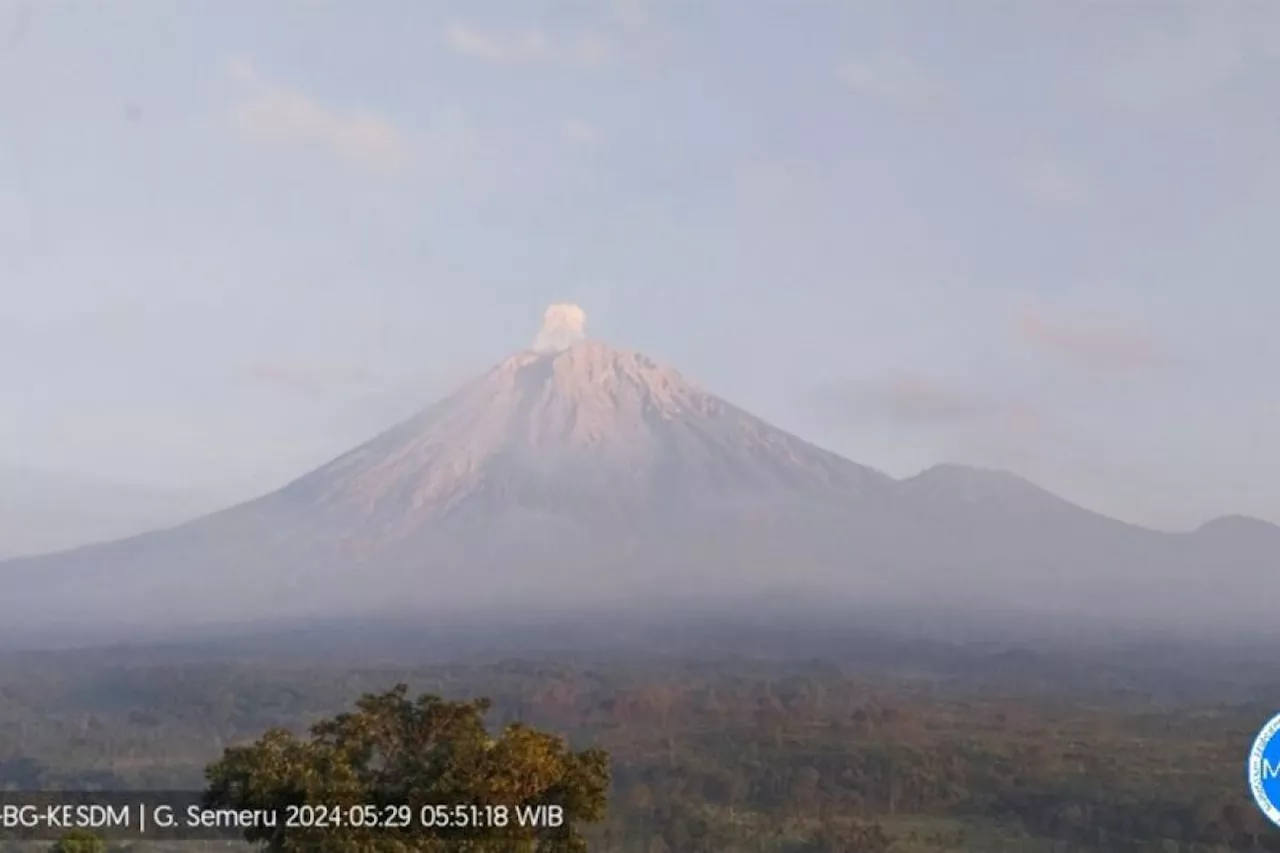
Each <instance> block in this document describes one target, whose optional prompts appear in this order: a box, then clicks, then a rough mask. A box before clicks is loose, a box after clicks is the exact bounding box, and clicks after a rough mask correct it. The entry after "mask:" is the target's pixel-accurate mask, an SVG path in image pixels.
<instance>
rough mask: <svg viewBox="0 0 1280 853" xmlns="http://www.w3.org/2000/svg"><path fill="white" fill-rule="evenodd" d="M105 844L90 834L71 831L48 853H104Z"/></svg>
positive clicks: (85, 831) (76, 830)
mask: <svg viewBox="0 0 1280 853" xmlns="http://www.w3.org/2000/svg"><path fill="white" fill-rule="evenodd" d="M106 850H107V843H106V842H105V841H103V840H102V839H101V838H99V837H98V836H96V835H94V834H93V833H92V832H89V831H87V830H83V829H73V830H71V831H70V832H67V833H64V834H63V836H62V837H61V838H59V839H58V841H57V842H56V843H55V844H53V846H51V847H50V848H49V853H106Z"/></svg>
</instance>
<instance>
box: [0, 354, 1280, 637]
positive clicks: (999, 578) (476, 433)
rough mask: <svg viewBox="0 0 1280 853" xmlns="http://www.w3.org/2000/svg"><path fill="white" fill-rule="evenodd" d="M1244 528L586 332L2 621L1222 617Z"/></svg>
mask: <svg viewBox="0 0 1280 853" xmlns="http://www.w3.org/2000/svg"><path fill="white" fill-rule="evenodd" d="M1240 526H1241V525H1238V524H1237V525H1232V524H1230V523H1228V524H1219V525H1214V526H1212V527H1211V528H1210V529H1208V530H1207V531H1203V530H1202V531H1200V532H1198V533H1196V534H1182V535H1175V534H1165V533H1159V532H1156V531H1151V530H1145V529H1142V528H1138V527H1134V526H1131V525H1127V524H1123V523H1121V522H1118V521H1115V520H1113V519H1109V518H1106V517H1104V516H1100V515H1098V514H1096V513H1091V512H1088V511H1087V510H1084V509H1081V508H1080V507H1077V506H1074V505H1072V504H1070V503H1068V502H1066V501H1063V500H1061V499H1059V498H1057V497H1055V496H1053V495H1051V494H1049V493H1048V492H1045V491H1043V490H1041V489H1039V488H1037V487H1035V486H1033V485H1032V484H1030V483H1027V482H1026V481H1023V480H1020V479H1018V478H1016V477H1014V476H1012V475H1009V474H1003V473H1000V472H989V471H981V470H977V469H967V468H962V467H958V466H942V467H939V468H937V469H932V470H930V471H927V472H925V473H923V474H921V475H919V476H917V477H914V478H910V479H908V480H905V481H901V482H898V481H894V480H892V479H891V478H889V477H887V476H885V475H883V474H881V473H879V472H876V471H874V470H872V469H870V468H867V467H864V466H861V465H858V464H856V463H854V462H851V461H849V460H846V459H844V458H842V457H839V456H837V455H835V454H832V453H829V452H827V451H824V450H821V449H819V448H817V447H814V446H813V445H810V444H808V443H806V442H804V441H802V440H801V439H799V438H796V437H795V436H792V435H789V434H787V433H785V432H783V431H781V430H778V429H776V428H774V427H772V426H770V425H768V424H766V423H764V422H763V421H761V420H759V419H758V418H755V417H753V416H752V415H750V414H748V413H746V412H744V411H742V410H741V409H738V408H736V407H734V406H732V405H730V404H729V403H726V402H724V401H723V400H721V399H719V398H717V397H715V396H713V395H711V394H709V393H706V392H704V391H702V390H700V389H699V388H697V387H696V386H694V385H693V384H691V383H689V382H688V381H686V380H685V379H684V378H683V377H681V376H680V374H678V373H677V372H675V371H673V370H671V369H669V368H665V367H662V366H660V365H657V364H655V363H653V362H652V361H650V360H648V359H647V358H645V357H644V356H642V355H639V354H637V353H632V352H626V351H620V350H615V349H612V348H609V347H606V346H604V345H602V344H599V343H595V342H586V341H579V342H576V343H574V342H570V343H569V344H567V345H563V346H558V347H555V348H550V349H547V350H543V351H531V352H525V353H520V354H517V355H515V356H512V357H511V358H508V359H507V360H505V361H503V362H502V363H501V364H499V365H497V366H496V367H494V368H493V369H492V370H490V371H489V372H488V373H486V374H485V375H483V376H481V377H479V378H477V379H476V380H474V381H473V382H471V383H468V384H467V385H465V386H464V387H463V388H461V389H459V390H458V391H457V392H456V393H454V394H453V395H451V396H449V397H448V398H446V399H444V400H442V401H440V402H439V403H437V404H435V405H433V406H431V407H429V408H428V409H426V410H425V411H423V412H422V413H421V414H419V415H418V416H416V417H414V418H412V419H410V420H409V421H406V422H405V423H403V424H400V425H399V426H396V427H394V428H392V429H390V430H388V431H387V432H385V433H383V434H382V435H380V436H378V437H376V438H374V439H373V440H372V441H370V442H368V443H367V444H365V445H362V446H361V447H359V448H356V449H355V450H353V451H351V452H349V453H347V454H344V455H343V456H341V457H339V458H337V459H335V460H334V461H333V462H331V463H329V464H328V465H325V466H323V467H321V468H320V469H318V470H316V471H314V472H312V473H310V474H308V475H306V476H304V477H302V478H300V479H299V480H297V481H295V482H293V483H291V484H289V485H287V486H286V487H284V488H283V489H281V490H279V491H277V492H275V493H273V494H270V495H267V496H265V497H263V498H260V499H258V500H256V501H252V502H250V503H247V504H243V505H241V506H238V507H234V508H231V509H229V510H226V511H224V512H221V513H217V514H215V515H213V516H209V517H206V518H203V519H199V520H197V521H194V522H191V523H188V524H185V525H182V526H180V527H177V528H174V529H171V530H166V531H162V532H158V533H154V534H148V535H145V536H139V537H134V538H131V539H127V540H123V541H120V542H114V543H110V544H107V545H101V546H94V547H91V548H85V549H80V550H78V551H73V552H68V553H64V554H58V555H51V556H46V557H40V558H34V559H26V560H18V561H11V562H9V563H6V564H3V565H0V573H2V574H3V576H4V577H5V579H6V580H7V581H9V583H8V585H7V587H6V590H7V591H6V595H5V597H4V599H3V600H0V619H3V620H6V622H7V623H9V624H10V625H19V626H21V625H29V626H44V627H48V626H49V625H53V624H60V625H67V626H82V625H114V626H116V627H125V626H132V627H135V628H136V627H137V626H140V625H146V626H153V627H163V626H191V625H196V624H201V623H214V622H220V621H232V620H242V621H250V622H252V621H260V620H269V619H281V618H293V617H311V616H336V615H353V614H361V613H371V612H382V613H391V612H405V611H408V612H417V613H432V612H435V613H438V612H445V611H450V612H453V613H455V614H456V613H458V612H466V611H467V610H468V609H469V608H470V609H480V608H486V609H494V608H499V609H500V608H502V607H513V608H520V609H524V610H528V609H530V608H535V609H536V608H543V609H549V610H557V609H558V610H561V611H563V610H572V609H574V608H582V607H590V606H594V605H597V604H609V605H617V604H620V603H630V604H631V605H633V606H635V607H643V606H667V605H670V604H671V603H672V602H673V601H674V602H680V603H685V604H688V603H691V602H714V601H731V600H747V599H749V598H751V597H752V596H757V599H756V600H757V601H758V600H759V599H758V596H759V595H760V594H764V593H768V592H769V591H776V590H783V589H789V590H793V591H803V592H805V593H806V594H811V595H816V596H820V597H823V598H825V599H826V600H827V601H829V602H840V601H847V602H850V603H859V604H861V605H862V606H867V605H874V604H884V605H886V606H888V605H892V606H895V607H903V606H906V607H913V606H920V607H930V608H935V609H936V608H944V609H945V608H951V609H957V610H959V609H966V610H971V611H974V612H979V611H981V612H987V611H990V610H993V609H999V608H1007V609H1018V610H1023V611H1033V612H1055V613H1064V614H1071V613H1076V614H1089V615H1091V616H1093V617H1098V618H1111V619H1124V620H1131V621H1146V622H1153V623H1154V622H1161V623H1168V624H1174V623H1176V624H1191V622H1193V621H1195V622H1197V624H1200V623H1203V624H1208V623H1210V622H1214V623H1218V624H1225V623H1226V622H1228V621H1230V620H1232V619H1238V618H1239V617H1240V615H1241V614H1242V613H1244V612H1246V611H1247V612H1249V613H1257V614H1262V613H1264V612H1265V609H1266V608H1265V603H1264V602H1263V601H1261V600H1260V598H1259V597H1258V596H1257V595H1256V594H1255V590H1256V589H1257V588H1258V586H1259V585H1260V584H1263V585H1265V583H1266V582H1267V581H1268V580H1269V578H1270V577H1271V573H1273V572H1274V569H1275V567H1276V565H1277V562H1278V558H1280V547H1277V546H1276V543H1274V542H1273V541H1272V540H1271V539H1270V538H1269V537H1268V536H1265V535H1258V530H1257V529H1255V527H1253V526H1250V525H1244V526H1245V527H1247V528H1248V529H1247V530H1240V529H1238V528H1239V527H1240ZM1222 567H1227V568H1228V570H1227V571H1225V572H1224V571H1223V570H1222Z"/></svg>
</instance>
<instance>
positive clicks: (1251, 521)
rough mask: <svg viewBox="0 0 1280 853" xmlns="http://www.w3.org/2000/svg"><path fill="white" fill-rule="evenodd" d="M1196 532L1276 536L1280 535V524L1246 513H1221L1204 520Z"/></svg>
mask: <svg viewBox="0 0 1280 853" xmlns="http://www.w3.org/2000/svg"><path fill="white" fill-rule="evenodd" d="M1196 532H1197V533H1208V534H1224V535H1249V536H1277V537H1280V526H1278V525H1275V524H1272V523H1271V522H1269V521H1265V520H1263V519H1261V518H1254V517H1252V516H1248V515H1223V516H1219V517H1218V518H1214V519H1211V520H1209V521H1206V522H1205V523H1204V524H1202V525H1200V527H1198V528H1197V529H1196Z"/></svg>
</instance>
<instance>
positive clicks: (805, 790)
mask: <svg viewBox="0 0 1280 853" xmlns="http://www.w3.org/2000/svg"><path fill="white" fill-rule="evenodd" d="M376 633H377V629H370V630H368V631H365V632H363V634H362V636H363V637H364V642H363V645H359V646H357V644H355V643H354V642H353V643H344V642H343V640H342V638H341V637H334V636H330V638H329V644H328V648H327V649H326V648H325V644H324V643H313V642H311V641H310V640H309V639H308V638H307V637H306V636H305V635H300V634H291V635H286V634H283V633H282V634H279V635H270V634H264V635H261V636H256V637H248V638H243V639H241V640H239V641H238V642H237V643H235V644H229V643H223V644H216V643H203V644H200V643H196V644H187V645H181V646H179V645H169V646H150V647H133V648H126V647H115V648H107V649H94V650H79V651H64V652H40V653H37V652H25V653H18V652H13V653H8V654H6V655H4V656H3V658H2V660H0V786H3V787H5V788H8V789H10V790H15V789H16V790H31V789H37V788H39V789H44V788H62V789H76V790H84V789H102V790H122V789H135V788H136V789H150V790H157V789H179V790H198V789H200V788H202V786H203V770H204V768H205V766H206V765H207V764H208V763H209V762H211V761H214V760H216V759H217V758H218V757H219V756H220V755H221V754H222V751H223V749H224V748H226V747H227V746H229V745H233V744H237V743H243V742H247V741H251V740H254V739H256V738H257V737H259V736H260V735H261V734H262V733H263V731H265V730H266V729H268V728H269V727H272V726H284V727H287V728H291V729H295V730H299V731H301V730H303V729H305V728H306V727H307V726H308V725H310V724H311V723H314V722H315V721H317V720H320V719H323V718H325V717H329V716H332V715H334V714H337V713H340V712H342V711H344V710H348V709H349V708H350V707H351V705H352V703H353V702H354V701H355V700H356V699H357V698H358V697H359V696H361V695H362V694H365V693H370V692H381V691H384V690H386V689H388V688H389V687H390V686H391V685H393V684H396V683H401V682H403V683H407V684H408V685H410V688H411V689H412V690H413V691H415V692H430V693H435V694H439V695H441V696H444V697H446V698H455V699H465V698H473V697H479V696H484V697H489V698H490V699H492V701H493V711H492V723H493V725H494V726H499V725H501V724H503V723H506V722H510V721H513V720H521V721H525V722H528V723H530V724H532V725H534V726H536V727H538V728H542V729H544V730H548V731H552V732H556V733H560V734H563V735H564V736H566V737H567V738H568V739H569V741H570V742H571V743H572V744H573V745H575V746H586V745H591V746H599V747H602V748H604V749H605V750H607V751H608V753H609V755H610V764H611V776H612V783H611V792H610V801H609V808H608V815H607V818H606V820H605V821H604V822H603V823H601V824H599V825H597V826H595V827H593V828H591V832H590V838H591V844H592V846H591V849H592V850H598V851H602V853H631V851H636V853H661V851H671V853H696V851H708V853H710V852H711V851H716V853H731V851H762V852H763V851H779V853H781V851H790V853H800V851H814V853H817V852H818V851H864V850H865V851H877V850H888V849H892V850H894V851H899V853H904V851H922V853H923V851H941V850H962V851H963V850H973V851H980V850H981V851H993V850H1003V851H1024V850H1025V851H1041V850H1043V851H1063V850H1081V851H1083V850H1097V851H1109V850H1116V851H1148V850H1152V851H1154V850H1160V851H1200V850H1203V851H1209V850H1280V830H1277V829H1275V828H1274V827H1271V826H1270V825H1269V824H1268V823H1267V822H1266V821H1265V819H1264V818H1263V817H1262V816H1261V814H1260V813H1259V812H1258V811H1257V810H1256V809H1255V808H1254V806H1253V804H1252V802H1251V800H1250V798H1249V793H1248V790H1247V787H1246V785H1245V780H1244V772H1243V771H1244V766H1245V759H1246V755H1247V752H1248V749H1249V746H1250V744H1251V741H1252V738H1253V736H1254V734H1255V733H1256V732H1257V730H1258V729H1259V727H1260V726H1261V725H1262V724H1263V723H1264V722H1265V721H1266V720H1267V719H1268V718H1269V717H1270V715H1271V714H1273V713H1275V712H1276V710H1278V709H1280V662H1278V661H1277V660H1276V658H1275V656H1274V655H1272V654H1268V653H1267V651H1266V650H1265V649H1261V650H1259V649H1245V648H1243V647H1227V646H1213V647H1207V646H1204V645H1200V646H1196V645H1188V644H1177V643H1174V642H1172V641H1169V642H1162V643H1155V644H1145V645H1143V644H1138V643H1135V642H1130V641H1120V640H1117V641H1116V643H1115V644H1112V645H1110V646H1108V645H1107V644H1106V643H1095V644H1093V645H1091V646H1089V647H1085V646H1083V645H1081V644H1074V645H1073V644H1064V643H1061V642H1057V643H1048V642H1036V643H1026V644H1018V643H1010V642H1007V641H1006V642H1001V643H992V642H985V643H978V642H972V641H971V642H959V641H951V642H947V641H941V640H922V639H906V638H903V637H901V636H891V635H889V634H886V633H884V632H880V631H869V630H854V629H852V628H839V627H831V628H827V629H824V630H821V631H819V630H818V629H816V628H814V627H813V626H812V625H809V626H808V627H801V626H800V625H798V624H795V625H791V626H787V625H779V626H775V627H773V628H762V627H761V626H759V625H748V624H746V623H745V622H744V623H741V624H728V623H723V624H715V625H711V624H708V625H705V626H696V625H695V626H686V627H685V629H684V630H683V632H682V633H679V635H678V637H676V639H672V636H674V635H673V634H672V632H671V631H670V630H667V629H662V630H659V629H655V630H654V631H653V633H652V635H650V636H648V637H643V636H638V635H637V636H633V637H631V638H629V639H628V640H626V641H625V642H617V643H613V644H608V643H588V642H585V641H581V639H580V640H579V641H564V642H560V641H558V640H553V639H551V640H544V642H542V643H541V644H540V645H539V644H535V643H530V642H527V639H528V638H527V637H525V638H521V637H517V636H515V635H508V636H506V637H496V636H484V635H482V634H474V635H473V636H472V637H470V638H469V639H468V640H466V641H465V642H458V643H451V642H449V641H447V640H442V639H441V638H440V637H439V636H435V635H432V636H429V635H427V634H425V633H423V634H421V635H418V636H416V638H415V635H414V634H413V633H412V632H411V631H410V632H404V631H400V632H397V633H392V632H387V633H386V634H385V635H384V636H382V637H381V639H378V638H376V637H375V638H374V639H370V637H371V636H372V635H374V634H376ZM659 633H663V634H665V635H666V636H667V639H666V641H665V642H663V643H659V641H658V638H657V635H658V634H659ZM557 643H559V648H556V646H557ZM342 648H347V650H348V651H347V653H346V654H338V653H335V652H334V650H337V649H342ZM734 650H737V651H736V652H735V651H734ZM8 844H9V846H11V847H15V848H16V847H17V846H18V843H17V842H9V843H8ZM185 844H186V845H187V846H186V847H184V848H183V849H193V845H197V844H200V843H197V842H186V843H185ZM44 846H45V847H48V843H47V842H46V843H45V844H44ZM113 846H115V847H120V846H121V845H113ZM124 846H129V845H124ZM132 846H133V847H134V848H136V849H142V847H143V845H141V844H140V843H135V844H133V845H132ZM206 846H211V845H206ZM221 846H223V847H225V846H226V845H225V844H223V845H221Z"/></svg>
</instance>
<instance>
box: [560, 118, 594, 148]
mask: <svg viewBox="0 0 1280 853" xmlns="http://www.w3.org/2000/svg"><path fill="white" fill-rule="evenodd" d="M560 135H561V136H562V137H563V138H564V140H565V142H568V143H569V144H570V145H577V146H580V147H583V148H591V147H593V146H594V145H596V144H597V143H598V142H599V141H600V131H599V130H597V129H596V127H595V125H593V124H591V123H590V122H588V121H584V120H583V119H580V118H571V119H566V120H565V121H563V122H562V123H561V124H560Z"/></svg>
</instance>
